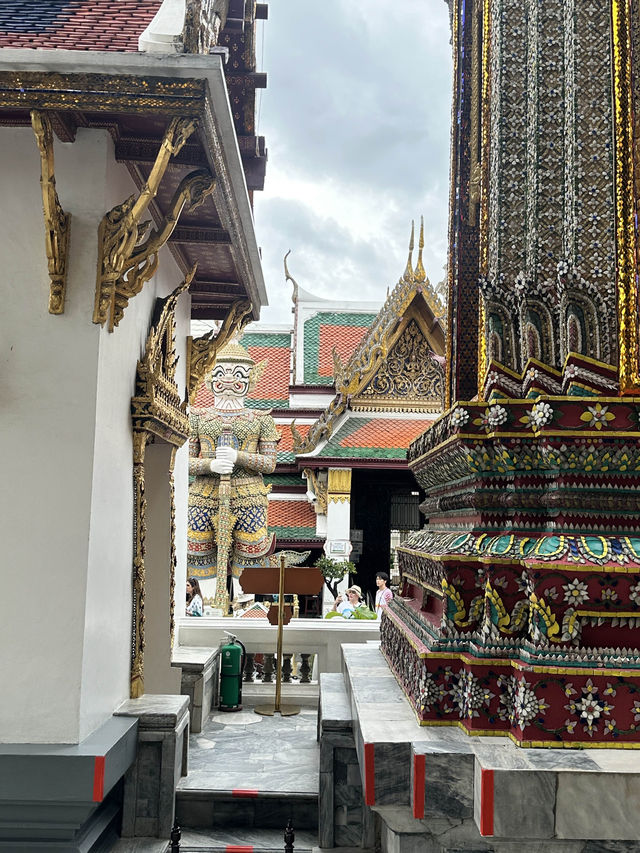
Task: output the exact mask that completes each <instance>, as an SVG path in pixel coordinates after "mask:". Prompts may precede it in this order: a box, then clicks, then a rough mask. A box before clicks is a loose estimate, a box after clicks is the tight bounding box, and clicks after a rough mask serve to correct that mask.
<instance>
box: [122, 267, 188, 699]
mask: <svg viewBox="0 0 640 853" xmlns="http://www.w3.org/2000/svg"><path fill="white" fill-rule="evenodd" d="M195 271H196V269H195V266H194V267H193V268H192V269H191V270H190V272H189V274H188V275H187V276H186V277H185V280H184V281H183V282H182V283H181V284H179V285H178V287H176V289H175V290H174V291H173V292H172V293H171V294H169V296H167V297H166V298H165V299H158V300H157V302H156V310H155V312H154V316H153V319H152V322H151V329H150V330H149V334H148V336H147V343H146V347H145V352H144V355H143V357H142V358H141V359H140V361H138V369H137V372H136V394H135V396H134V397H132V398H131V421H132V427H133V500H134V520H133V602H132V632H131V684H130V689H131V698H132V699H137V698H138V697H140V696H142V694H143V693H144V598H145V552H146V547H145V539H146V535H147V522H146V513H147V500H146V497H145V467H144V460H145V451H146V447H147V444H149V443H151V442H152V441H155V440H162V441H166V442H168V443H169V444H170V445H172V453H171V461H170V466H169V472H168V473H169V490H170V501H171V507H170V533H171V550H170V559H169V573H170V583H169V585H170V590H171V601H170V604H169V621H170V626H171V642H172V643H173V632H174V605H173V593H174V590H175V568H176V563H177V559H176V546H175V489H174V481H173V468H174V463H175V454H176V450H177V449H178V448H179V447H181V446H182V445H183V444H184V443H185V441H186V440H187V438H188V435H189V418H188V416H187V401H186V400H181V398H180V393H179V391H178V387H177V385H176V365H177V362H178V357H177V355H176V349H175V310H176V305H177V302H178V298H179V297H180V295H181V294H182V293H184V292H185V291H186V290H188V289H189V285H190V284H191V282H192V280H193V277H194V275H195Z"/></svg>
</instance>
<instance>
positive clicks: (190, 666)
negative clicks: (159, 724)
mask: <svg viewBox="0 0 640 853" xmlns="http://www.w3.org/2000/svg"><path fill="white" fill-rule="evenodd" d="M171 665H172V666H175V667H179V668H180V669H181V670H182V682H181V688H180V692H181V693H182V695H183V696H187V697H188V698H189V727H190V729H191V732H192V734H197V733H198V732H201V731H202V728H203V726H204V723H205V720H206V719H207V717H208V715H209V713H210V712H211V711H212V710H213V708H216V707H217V705H218V693H219V688H220V649H207V648H198V647H197V646H178V647H177V648H175V649H174V652H173V657H172V660H171Z"/></svg>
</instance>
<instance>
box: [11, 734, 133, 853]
mask: <svg viewBox="0 0 640 853" xmlns="http://www.w3.org/2000/svg"><path fill="white" fill-rule="evenodd" d="M135 749H136V721H135V720H133V719H126V718H116V717H112V718H111V719H110V720H108V721H107V722H106V723H105V724H104V725H103V726H101V727H100V728H99V729H97V730H96V731H95V732H94V733H93V734H91V735H90V736H89V737H88V738H86V739H85V740H84V741H83V742H82V743H80V744H76V745H66V744H3V745H1V746H0V850H6V851H13V853H19V852H20V853H21V851H25V853H27V851H28V853H40V851H44V850H60V851H64V853H90V851H91V853H93V851H95V853H98V851H100V853H101V851H102V850H106V849H108V843H109V840H112V839H113V837H114V835H115V827H116V826H117V824H118V823H119V819H120V813H121V786H118V784H117V783H118V782H119V780H120V779H121V778H122V777H123V775H124V774H125V772H126V770H127V768H128V767H129V766H130V765H131V763H132V762H133V760H134V757H135ZM119 789H120V790H119Z"/></svg>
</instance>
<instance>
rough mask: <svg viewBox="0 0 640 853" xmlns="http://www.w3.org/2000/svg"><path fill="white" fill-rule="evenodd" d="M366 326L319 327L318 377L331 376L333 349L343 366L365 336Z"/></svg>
mask: <svg viewBox="0 0 640 853" xmlns="http://www.w3.org/2000/svg"><path fill="white" fill-rule="evenodd" d="M368 331H369V329H368V328H367V327H366V326H329V325H326V326H320V340H319V346H318V376H333V348H334V347H335V348H336V351H337V353H338V355H339V356H340V360H341V361H342V363H343V364H345V363H346V362H347V361H348V360H349V359H350V358H351V356H352V354H353V351H354V349H355V348H356V347H357V346H358V344H359V343H360V341H361V340H362V339H363V338H364V336H365V335H366V334H367V332H368Z"/></svg>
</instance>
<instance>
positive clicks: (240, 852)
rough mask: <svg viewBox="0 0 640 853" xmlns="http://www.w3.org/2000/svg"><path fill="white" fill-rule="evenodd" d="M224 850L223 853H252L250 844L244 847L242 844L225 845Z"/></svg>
mask: <svg viewBox="0 0 640 853" xmlns="http://www.w3.org/2000/svg"><path fill="white" fill-rule="evenodd" d="M224 849H225V853H253V845H252V844H247V845H246V846H245V845H242V844H227V846H226V847H225V848H224Z"/></svg>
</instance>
